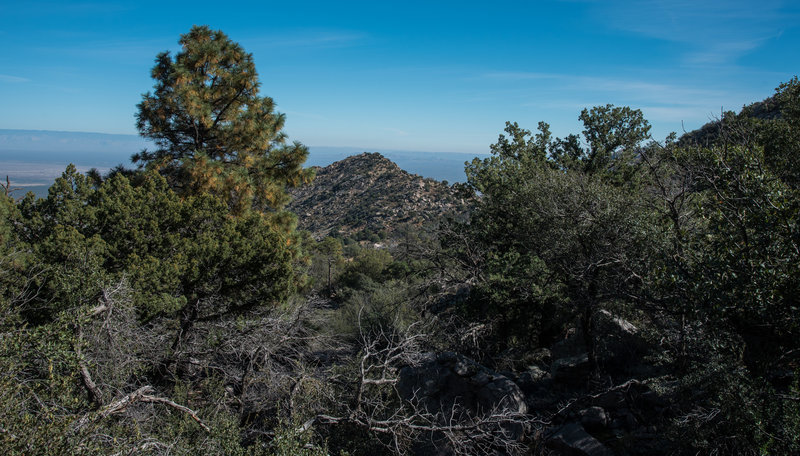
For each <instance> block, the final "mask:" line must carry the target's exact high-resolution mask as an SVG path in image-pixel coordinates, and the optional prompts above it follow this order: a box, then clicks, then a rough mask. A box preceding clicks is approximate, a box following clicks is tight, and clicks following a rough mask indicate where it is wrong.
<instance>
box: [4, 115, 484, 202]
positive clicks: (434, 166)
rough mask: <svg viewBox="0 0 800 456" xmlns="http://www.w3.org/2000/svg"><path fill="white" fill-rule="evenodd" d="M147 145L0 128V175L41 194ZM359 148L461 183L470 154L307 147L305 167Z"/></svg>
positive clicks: (129, 138) (133, 139) (125, 161)
mask: <svg viewBox="0 0 800 456" xmlns="http://www.w3.org/2000/svg"><path fill="white" fill-rule="evenodd" d="M148 147H151V148H152V144H149V143H148V142H147V141H145V140H144V139H142V138H141V137H139V136H136V135H113V134H105V133H82V132H62V131H46V130H4V129H0V179H2V181H3V183H5V181H6V176H8V179H9V180H10V182H11V187H12V188H17V189H18V190H16V191H15V192H14V193H13V196H15V197H21V196H23V195H24V194H25V193H26V192H28V191H31V192H33V193H34V194H35V195H37V196H40V197H41V196H45V195H47V189H48V188H49V187H50V185H51V184H52V183H53V180H54V179H55V178H57V177H58V176H60V175H61V173H62V172H63V171H64V169H65V168H66V167H67V165H68V164H70V163H72V164H74V165H75V166H76V167H77V169H78V170H79V171H81V172H85V171H88V170H89V169H91V168H97V169H98V170H99V171H101V172H106V171H108V170H109V169H111V168H112V167H114V166H116V165H119V164H122V165H123V166H125V167H129V168H130V167H133V165H132V164H131V162H130V157H131V155H132V154H134V153H136V152H138V151H140V150H142V149H144V148H148ZM362 152H380V153H381V154H383V155H384V156H385V157H386V158H388V159H390V160H392V161H393V162H395V163H397V165H398V166H399V167H400V168H402V169H404V170H406V171H408V172H410V173H412V174H419V175H420V176H423V177H429V178H432V179H436V180H440V181H441V180H446V181H448V182H449V183H454V182H464V180H465V179H466V176H465V175H464V162H467V161H471V160H472V159H473V158H475V154H469V153H460V152H422V151H402V150H374V149H372V150H368V149H363V148H358V147H327V146H309V157H308V160H307V161H306V166H327V165H329V164H331V163H333V162H335V161H337V160H341V159H343V158H345V157H348V156H350V155H357V154H360V153H362ZM486 155H487V154H480V155H479V156H480V157H485V156H486Z"/></svg>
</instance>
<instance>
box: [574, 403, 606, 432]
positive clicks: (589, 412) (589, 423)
mask: <svg viewBox="0 0 800 456" xmlns="http://www.w3.org/2000/svg"><path fill="white" fill-rule="evenodd" d="M579 414H580V416H581V424H582V425H583V427H584V429H586V430H589V431H599V430H602V429H605V427H606V426H608V415H606V411H605V410H603V408H602V407H589V408H586V409H583V410H581V411H580V413H579Z"/></svg>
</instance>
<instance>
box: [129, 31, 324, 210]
mask: <svg viewBox="0 0 800 456" xmlns="http://www.w3.org/2000/svg"><path fill="white" fill-rule="evenodd" d="M180 44H181V46H182V50H181V52H179V53H178V54H177V55H175V58H174V59H173V58H172V57H171V56H170V55H169V53H168V52H164V53H161V54H159V55H158V57H156V65H155V67H153V71H152V76H153V79H155V80H156V85H155V88H154V89H155V91H154V92H153V93H147V94H145V95H144V96H143V99H142V102H141V103H139V106H138V108H139V112H138V113H137V115H136V119H137V123H136V126H137V128H138V129H139V132H140V133H141V134H142V136H144V137H146V138H150V139H152V140H154V141H155V143H156V146H157V149H156V150H153V151H147V150H145V151H143V152H141V153H139V154H137V155H135V156H134V161H136V162H139V163H141V164H143V165H146V166H147V167H150V168H155V169H159V170H160V171H161V172H162V173H164V174H165V175H166V176H168V178H169V181H170V183H171V184H172V185H173V186H174V187H175V188H177V189H180V190H181V191H189V192H203V191H208V192H212V193H214V194H216V195H218V196H221V197H222V198H223V199H224V200H226V201H227V202H228V204H229V205H230V207H231V208H232V210H233V211H234V212H237V213H239V212H242V211H244V210H246V209H248V208H250V207H255V208H257V209H260V210H263V211H267V210H271V211H277V210H280V209H281V208H282V207H283V206H284V205H285V204H286V203H287V202H288V196H287V194H286V190H285V189H286V187H287V186H290V187H294V186H297V185H300V184H302V183H304V182H308V181H309V180H310V178H311V176H312V174H311V171H310V170H305V169H303V168H302V164H303V162H305V160H306V157H307V156H308V149H306V148H305V147H304V146H303V145H301V144H300V143H297V142H296V143H294V144H292V145H287V144H285V143H286V134H285V133H283V132H282V131H281V130H282V128H283V124H284V121H285V116H284V115H283V114H280V113H276V112H274V108H275V103H274V102H273V100H272V99H271V98H269V97H262V96H260V95H259V82H258V74H257V73H256V69H255V65H254V63H253V56H252V55H251V54H248V53H246V52H245V51H244V50H243V49H242V48H241V46H239V44H237V43H235V42H233V41H231V40H230V39H229V38H228V37H227V36H226V35H225V34H224V33H222V32H220V31H213V30H211V29H209V28H208V27H207V26H195V27H193V28H192V30H191V31H190V32H189V33H187V34H185V35H182V36H181V39H180ZM284 217H285V215H284ZM276 220H277V219H276ZM283 223H285V222H283Z"/></svg>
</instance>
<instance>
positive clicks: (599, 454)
mask: <svg viewBox="0 0 800 456" xmlns="http://www.w3.org/2000/svg"><path fill="white" fill-rule="evenodd" d="M547 446H548V447H550V448H551V449H552V450H554V451H556V452H557V453H558V454H561V455H566V456H612V455H613V454H614V453H613V452H612V451H611V450H610V449H608V447H606V446H605V445H603V444H602V443H600V441H599V440H597V439H596V438H594V437H592V436H591V435H590V434H589V433H588V432H586V430H585V429H584V428H583V426H581V424H580V423H569V424H566V425H564V426H562V427H561V428H560V429H558V431H557V432H556V433H555V434H553V436H552V437H550V438H549V439H548V440H547Z"/></svg>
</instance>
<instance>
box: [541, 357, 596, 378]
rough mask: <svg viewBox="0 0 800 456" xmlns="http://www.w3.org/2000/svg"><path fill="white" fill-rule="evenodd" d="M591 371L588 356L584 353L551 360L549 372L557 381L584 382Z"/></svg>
mask: <svg viewBox="0 0 800 456" xmlns="http://www.w3.org/2000/svg"><path fill="white" fill-rule="evenodd" d="M590 372H591V366H590V364H589V356H588V355H587V354H586V353H583V354H581V355H577V356H570V357H568V358H560V359H557V360H555V361H553V365H552V366H550V373H551V375H552V377H553V381H555V382H558V383H567V384H573V385H574V384H579V383H582V382H585V381H586V379H587V378H588V376H589V373H590Z"/></svg>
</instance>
